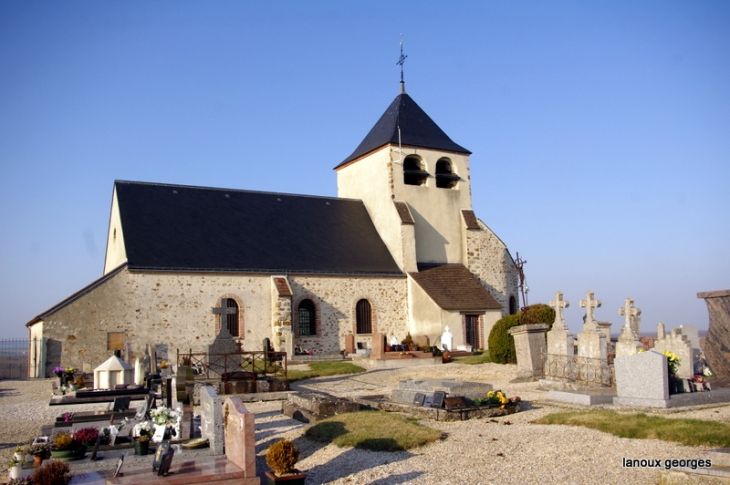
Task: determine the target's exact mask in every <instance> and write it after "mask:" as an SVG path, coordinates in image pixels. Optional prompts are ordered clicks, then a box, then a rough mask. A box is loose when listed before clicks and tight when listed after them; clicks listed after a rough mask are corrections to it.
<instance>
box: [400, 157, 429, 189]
mask: <svg viewBox="0 0 730 485" xmlns="http://www.w3.org/2000/svg"><path fill="white" fill-rule="evenodd" d="M426 179H428V172H426V171H424V170H423V165H422V163H421V160H420V159H419V158H418V157H416V156H413V155H410V156H407V157H406V159H405V160H403V183H404V184H406V185H424V184H425V183H426Z"/></svg>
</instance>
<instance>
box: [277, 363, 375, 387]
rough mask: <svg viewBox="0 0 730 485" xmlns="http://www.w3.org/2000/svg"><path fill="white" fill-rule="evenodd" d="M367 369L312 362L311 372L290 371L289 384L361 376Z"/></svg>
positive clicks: (352, 365) (310, 365)
mask: <svg viewBox="0 0 730 485" xmlns="http://www.w3.org/2000/svg"><path fill="white" fill-rule="evenodd" d="M361 372H365V369H363V368H362V367H360V366H359V365H355V364H351V363H349V362H312V363H311V364H309V370H290V371H288V372H287V378H288V379H289V382H293V381H301V380H303V379H311V378H313V377H326V376H341V375H346V374H359V373H361Z"/></svg>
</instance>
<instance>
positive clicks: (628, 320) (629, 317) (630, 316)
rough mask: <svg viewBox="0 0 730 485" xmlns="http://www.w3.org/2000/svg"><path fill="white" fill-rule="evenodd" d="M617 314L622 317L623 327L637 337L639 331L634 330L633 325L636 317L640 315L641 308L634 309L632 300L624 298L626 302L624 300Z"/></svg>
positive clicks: (634, 326)
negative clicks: (623, 319) (623, 320)
mask: <svg viewBox="0 0 730 485" xmlns="http://www.w3.org/2000/svg"><path fill="white" fill-rule="evenodd" d="M618 314H619V315H623V316H624V318H625V323H624V326H626V327H627V328H630V329H631V330H632V331H633V332H634V333H636V334H637V335H638V330H639V329H638V328H636V327H637V325H635V322H636V317H638V316H639V315H641V308H636V307H635V306H634V300H633V299H631V298H626V300H624V306H623V307H622V308H619V309H618Z"/></svg>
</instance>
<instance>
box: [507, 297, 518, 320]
mask: <svg viewBox="0 0 730 485" xmlns="http://www.w3.org/2000/svg"><path fill="white" fill-rule="evenodd" d="M515 313H517V299H516V298H515V296H514V295H512V296H510V297H509V314H510V315H514V314H515Z"/></svg>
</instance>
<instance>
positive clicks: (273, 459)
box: [266, 440, 299, 475]
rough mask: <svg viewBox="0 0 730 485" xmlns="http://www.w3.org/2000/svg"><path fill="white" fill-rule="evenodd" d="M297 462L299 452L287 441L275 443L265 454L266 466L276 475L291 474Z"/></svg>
mask: <svg viewBox="0 0 730 485" xmlns="http://www.w3.org/2000/svg"><path fill="white" fill-rule="evenodd" d="M297 461H299V450H298V449H297V447H296V446H294V443H292V442H291V441H289V440H281V441H277V442H276V443H274V444H273V445H271V446H269V449H268V451H267V452H266V464H267V465H269V467H270V468H271V469H272V470H274V473H275V474H276V475H283V474H285V473H292V472H293V471H294V465H296V463H297Z"/></svg>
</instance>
